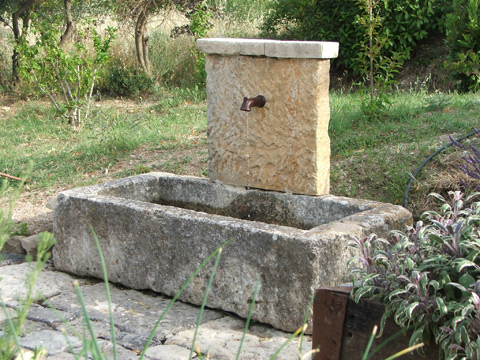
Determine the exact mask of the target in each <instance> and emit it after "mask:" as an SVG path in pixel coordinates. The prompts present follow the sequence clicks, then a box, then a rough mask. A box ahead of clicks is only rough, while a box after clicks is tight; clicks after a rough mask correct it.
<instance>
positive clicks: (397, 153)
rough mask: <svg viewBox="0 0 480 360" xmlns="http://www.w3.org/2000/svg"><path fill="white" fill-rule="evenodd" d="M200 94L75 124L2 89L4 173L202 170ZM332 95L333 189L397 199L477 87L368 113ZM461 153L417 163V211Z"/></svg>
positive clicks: (450, 180)
mask: <svg viewBox="0 0 480 360" xmlns="http://www.w3.org/2000/svg"><path fill="white" fill-rule="evenodd" d="M205 98H206V96H205V93H204V91H203V90H199V89H193V90H192V89H182V90H180V89H170V90H161V91H159V92H158V93H157V94H156V95H155V96H151V97H149V98H147V99H144V98H138V99H136V100H121V99H117V100H103V101H100V102H97V103H96V104H95V107H94V111H93V112H94V113H93V116H92V117H91V119H90V120H89V121H88V122H87V123H86V124H85V125H84V126H83V128H82V129H81V130H79V131H74V130H72V129H70V128H69V126H68V124H66V123H62V122H61V121H62V120H61V119H60V118H58V117H57V116H56V114H55V113H54V112H53V111H52V109H51V107H50V105H49V104H48V103H47V102H45V101H13V102H12V99H8V98H4V99H2V104H7V105H6V106H2V107H0V127H1V129H2V131H1V132H0V144H2V146H1V147H0V172H3V173H8V174H10V175H14V176H19V175H21V173H22V171H24V169H25V168H27V165H28V162H29V161H32V162H33V164H34V165H33V170H32V173H31V176H30V178H29V180H28V181H27V184H26V190H27V191H26V194H25V195H23V196H29V195H30V196H35V194H44V193H48V194H50V195H53V194H54V193H55V192H56V191H58V190H61V189H66V188H73V187H77V186H83V185H88V184H92V183H97V182H104V181H108V180H110V179H113V178H120V177H125V176H129V175H134V174H139V173H145V172H149V171H167V172H173V173H178V174H191V175H195V176H208V151H207V145H206V123H207V120H206V100H205ZM330 103H331V110H332V111H331V121H330V129H329V133H330V137H331V149H332V154H331V193H332V194H334V195H340V196H348V197H356V198H365V199H372V200H379V201H384V202H390V203H395V204H403V201H404V195H405V190H406V186H407V182H408V181H409V179H410V177H411V174H412V172H413V171H414V170H415V169H416V168H417V167H418V165H419V164H420V163H421V162H422V161H423V160H424V159H425V158H426V157H428V156H429V155H430V154H431V153H432V152H434V151H435V150H436V149H438V148H439V147H440V146H442V145H444V144H445V143H448V142H450V140H449V136H453V137H454V138H458V137H460V136H462V135H464V134H466V133H469V132H471V131H472V128H474V127H477V128H478V127H480V126H479V121H478V120H479V119H480V116H479V115H480V114H479V113H480V106H479V105H480V97H479V96H478V95H476V94H465V95H444V94H427V93H423V92H418V93H413V92H401V93H398V94H397V95H395V96H394V97H393V98H392V107H391V108H390V109H389V110H388V112H387V113H386V114H385V116H384V117H383V118H382V119H381V120H378V121H374V122H372V121H368V120H366V119H364V118H363V115H362V112H361V109H360V105H361V95H359V94H358V93H342V92H339V91H336V92H333V93H332V94H331V99H330ZM468 141H474V142H475V141H477V140H475V139H473V138H472V139H469V140H468ZM461 155H462V150H458V149H456V148H454V147H452V148H451V149H449V150H448V151H445V152H444V153H441V154H439V155H438V156H436V157H435V158H434V159H432V161H430V162H429V163H428V164H427V166H425V167H424V168H423V169H422V171H421V172H420V174H419V176H418V181H416V182H414V184H413V186H412V189H411V191H410V194H409V207H410V208H411V210H412V211H414V213H415V214H416V215H420V212H422V211H423V210H427V209H428V206H429V205H430V204H429V203H428V201H429V200H427V199H428V198H427V194H428V193H430V192H431V191H436V192H439V193H446V191H448V190H456V189H458V187H459V186H460V179H461V173H460V172H459V171H458V170H457V167H458V164H460V163H461V161H462V160H461ZM12 181H13V180H12Z"/></svg>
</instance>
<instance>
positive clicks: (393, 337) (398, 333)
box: [367, 330, 403, 360]
mask: <svg viewBox="0 0 480 360" xmlns="http://www.w3.org/2000/svg"><path fill="white" fill-rule="evenodd" d="M401 334H403V330H398V331H397V332H396V333H395V334H393V335H392V336H389V337H388V338H387V339H385V340H384V341H382V342H381V343H380V344H379V345H377V346H375V348H374V349H373V350H372V352H371V353H370V354H369V355H368V357H367V360H368V359H370V358H371V357H372V356H373V355H375V354H376V353H377V352H378V351H379V350H380V349H381V348H383V347H384V346H385V345H387V344H388V343H389V342H390V341H392V340H393V339H395V338H396V337H397V336H399V335H401Z"/></svg>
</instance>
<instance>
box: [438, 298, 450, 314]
mask: <svg viewBox="0 0 480 360" xmlns="http://www.w3.org/2000/svg"><path fill="white" fill-rule="evenodd" d="M435 301H436V302H437V308H438V310H439V311H440V315H441V316H444V315H446V314H447V313H448V309H447V305H445V302H444V301H443V299H442V298H441V297H435Z"/></svg>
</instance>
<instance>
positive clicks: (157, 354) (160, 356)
mask: <svg viewBox="0 0 480 360" xmlns="http://www.w3.org/2000/svg"><path fill="white" fill-rule="evenodd" d="M189 355H190V350H189V349H186V348H183V347H180V346H177V345H158V346H153V347H150V348H148V350H147V351H146V352H145V357H147V358H148V359H152V360H185V359H188V356H189ZM196 355H197V354H196V353H195V352H193V354H192V357H195V356H196Z"/></svg>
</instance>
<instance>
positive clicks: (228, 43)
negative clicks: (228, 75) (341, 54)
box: [197, 38, 339, 59]
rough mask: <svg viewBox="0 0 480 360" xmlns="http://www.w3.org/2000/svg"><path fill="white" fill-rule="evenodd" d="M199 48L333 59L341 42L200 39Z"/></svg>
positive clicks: (228, 53)
mask: <svg viewBox="0 0 480 360" xmlns="http://www.w3.org/2000/svg"><path fill="white" fill-rule="evenodd" d="M197 47H198V49H199V50H200V51H201V52H203V53H206V54H210V55H223V56H233V55H246V56H266V57H274V58H290V59H333V58H336V57H338V48H339V43H338V42H333V41H284V40H268V39H229V38H209V39H198V40H197Z"/></svg>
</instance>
